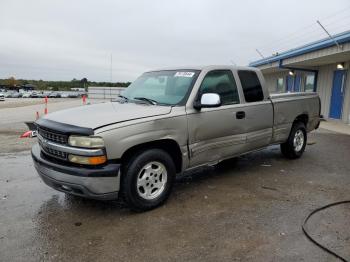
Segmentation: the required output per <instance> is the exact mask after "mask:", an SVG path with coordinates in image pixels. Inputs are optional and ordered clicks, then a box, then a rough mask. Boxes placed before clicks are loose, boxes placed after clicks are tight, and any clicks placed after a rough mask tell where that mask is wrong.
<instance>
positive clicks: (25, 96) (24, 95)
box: [22, 92, 31, 98]
mask: <svg viewBox="0 0 350 262" xmlns="http://www.w3.org/2000/svg"><path fill="white" fill-rule="evenodd" d="M30 96H31V93H30V92H24V93H23V94H22V98H30Z"/></svg>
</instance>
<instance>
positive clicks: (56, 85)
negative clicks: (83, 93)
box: [0, 77, 130, 91]
mask: <svg viewBox="0 0 350 262" xmlns="http://www.w3.org/2000/svg"><path fill="white" fill-rule="evenodd" d="M27 84H31V85H34V86H35V89H37V90H55V91H69V90H70V89H71V88H87V87H88V86H106V87H128V86H129V85H130V82H113V83H111V82H96V81H89V80H88V79H87V78H83V79H80V80H79V79H75V78H74V79H73V80H71V81H45V80H27V79H15V78H14V77H10V78H6V79H0V86H5V87H9V88H16V87H20V86H24V85H27Z"/></svg>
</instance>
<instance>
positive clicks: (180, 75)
mask: <svg viewBox="0 0 350 262" xmlns="http://www.w3.org/2000/svg"><path fill="white" fill-rule="evenodd" d="M193 76H194V73H193V72H176V74H175V77H193Z"/></svg>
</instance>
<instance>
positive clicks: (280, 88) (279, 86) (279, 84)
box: [276, 77, 284, 93]
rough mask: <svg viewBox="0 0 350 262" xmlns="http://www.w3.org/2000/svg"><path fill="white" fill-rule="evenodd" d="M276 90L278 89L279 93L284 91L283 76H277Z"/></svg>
mask: <svg viewBox="0 0 350 262" xmlns="http://www.w3.org/2000/svg"><path fill="white" fill-rule="evenodd" d="M276 91H277V93H282V92H283V91H284V79H283V77H279V78H277V87H276Z"/></svg>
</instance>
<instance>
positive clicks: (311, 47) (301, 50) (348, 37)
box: [249, 31, 350, 66]
mask: <svg viewBox="0 0 350 262" xmlns="http://www.w3.org/2000/svg"><path fill="white" fill-rule="evenodd" d="M333 38H334V39H335V40H336V41H337V42H338V43H339V44H343V43H347V42H350V31H346V32H343V33H340V34H337V35H334V36H333ZM334 45H335V43H334V41H333V40H332V39H330V38H325V39H322V40H319V41H316V42H312V43H309V44H306V45H304V46H301V47H298V48H294V49H291V50H289V51H286V52H283V53H281V54H279V55H276V56H270V57H267V58H264V59H260V60H257V61H254V62H251V63H250V64H249V66H260V65H265V64H268V63H273V62H276V61H279V60H281V59H287V58H291V57H295V56H298V55H303V54H306V53H310V52H312V51H316V50H320V49H323V48H326V47H330V46H334Z"/></svg>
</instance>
